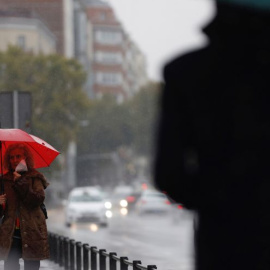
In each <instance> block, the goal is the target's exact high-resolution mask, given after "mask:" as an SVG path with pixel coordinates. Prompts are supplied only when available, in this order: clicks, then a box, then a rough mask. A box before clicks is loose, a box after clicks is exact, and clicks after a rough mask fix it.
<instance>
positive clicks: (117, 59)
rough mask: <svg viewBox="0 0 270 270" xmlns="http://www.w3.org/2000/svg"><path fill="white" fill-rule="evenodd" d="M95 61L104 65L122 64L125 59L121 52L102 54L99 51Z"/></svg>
mask: <svg viewBox="0 0 270 270" xmlns="http://www.w3.org/2000/svg"><path fill="white" fill-rule="evenodd" d="M95 61H96V62H97V63H102V64H108V65H110V64H121V63H122V62H123V57H122V54H121V53H120V52H116V53H113V52H101V51H97V52H96V54H95Z"/></svg>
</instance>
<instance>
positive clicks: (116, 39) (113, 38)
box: [95, 30, 123, 45]
mask: <svg viewBox="0 0 270 270" xmlns="http://www.w3.org/2000/svg"><path fill="white" fill-rule="evenodd" d="M122 39H123V38H122V33H121V32H117V31H108V30H107V31H101V30H98V31H96V33H95V40H96V41H97V42H98V43H101V44H110V45H116V44H121V42H122Z"/></svg>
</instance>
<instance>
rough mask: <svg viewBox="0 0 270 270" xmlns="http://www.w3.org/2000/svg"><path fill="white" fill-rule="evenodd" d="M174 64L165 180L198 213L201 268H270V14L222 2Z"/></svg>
mask: <svg viewBox="0 0 270 270" xmlns="http://www.w3.org/2000/svg"><path fill="white" fill-rule="evenodd" d="M204 31H205V33H206V34H207V35H208V37H209V39H210V42H209V45H208V46H207V47H205V48H203V49H200V50H198V51H195V52H191V53H189V54H186V55H183V56H181V57H179V58H177V59H176V60H174V61H172V62H171V63H169V64H168V65H166V67H165V70H164V79H165V89H164V91H163V98H162V111H161V116H160V126H159V138H158V145H157V155H156V162H155V183H156V186H157V187H158V188H159V189H161V190H163V191H166V192H167V193H168V194H169V195H170V196H171V197H172V198H173V199H174V200H176V201H177V202H181V203H183V204H184V205H185V206H186V207H187V208H189V209H194V210H196V211H197V212H198V216H199V227H198V229H197V233H196V236H197V237H196V265H197V268H196V269H199V270H223V269H224V270H234V269H235V270H242V269H243V270H257V269H258V270H261V269H265V270H266V269H268V270H269V269H270V13H267V12H258V11H256V12H255V11H253V10H248V9H244V8H242V9H241V8H234V7H230V6H228V5H218V6H217V15H216V17H215V19H214V20H213V22H211V24H210V25H209V26H207V27H206V29H205V30H204Z"/></svg>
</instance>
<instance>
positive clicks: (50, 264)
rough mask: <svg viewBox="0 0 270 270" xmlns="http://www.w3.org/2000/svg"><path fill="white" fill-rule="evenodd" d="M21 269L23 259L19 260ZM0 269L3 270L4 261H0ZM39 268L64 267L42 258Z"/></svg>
mask: <svg viewBox="0 0 270 270" xmlns="http://www.w3.org/2000/svg"><path fill="white" fill-rule="evenodd" d="M20 265H21V270H23V260H20ZM0 270H4V262H3V261H0ZM40 270H64V267H60V266H59V265H58V264H55V263H54V262H52V261H49V260H43V261H41V262H40Z"/></svg>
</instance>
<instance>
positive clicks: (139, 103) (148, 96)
mask: <svg viewBox="0 0 270 270" xmlns="http://www.w3.org/2000/svg"><path fill="white" fill-rule="evenodd" d="M160 88H161V85H160V83H154V82H150V83H149V84H148V85H146V86H145V87H143V88H142V89H141V90H140V91H139V92H138V94H137V95H136V96H135V97H134V98H133V99H132V100H131V101H130V104H129V105H128V107H129V110H130V113H131V118H132V120H131V128H132V134H133V148H134V151H135V153H137V154H138V155H143V156H146V157H149V156H151V155H152V150H153V143H154V140H155V137H154V135H155V134H154V132H155V129H156V122H157V113H158V108H159V107H158V105H159V104H158V102H159V93H160Z"/></svg>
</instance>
